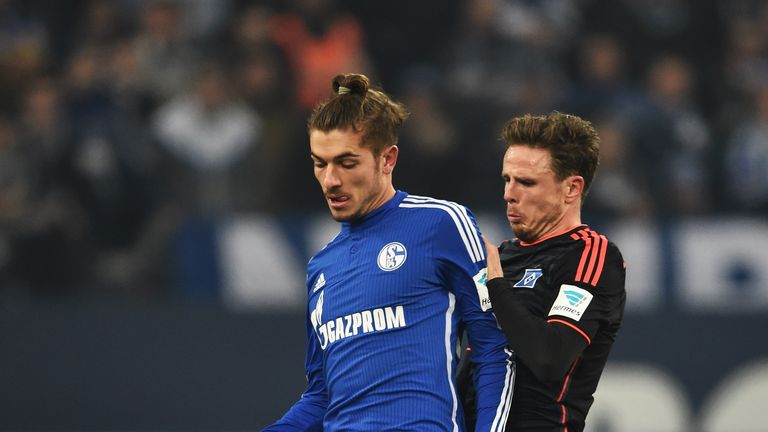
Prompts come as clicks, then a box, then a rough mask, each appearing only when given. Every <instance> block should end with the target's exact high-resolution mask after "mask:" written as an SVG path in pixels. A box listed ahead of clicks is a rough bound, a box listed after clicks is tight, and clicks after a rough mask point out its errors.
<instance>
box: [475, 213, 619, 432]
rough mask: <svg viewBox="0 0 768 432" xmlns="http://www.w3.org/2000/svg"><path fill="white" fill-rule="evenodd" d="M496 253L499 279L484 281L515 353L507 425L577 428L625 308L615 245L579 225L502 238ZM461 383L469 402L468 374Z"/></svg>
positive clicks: (573, 430)
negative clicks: (531, 238)
mask: <svg viewBox="0 0 768 432" xmlns="http://www.w3.org/2000/svg"><path fill="white" fill-rule="evenodd" d="M499 255H500V259H501V265H502V268H503V270H504V279H505V281H501V280H491V281H489V282H488V287H489V290H491V300H492V306H493V311H494V313H495V314H496V317H497V320H498V322H499V323H500V325H501V326H502V329H503V330H504V332H505V334H506V335H507V339H508V342H509V345H510V347H511V348H512V349H514V350H515V357H516V360H517V375H516V377H515V384H514V392H513V396H512V407H511V410H510V413H509V416H508V422H507V427H506V430H508V431H509V430H511V431H559V432H578V431H582V430H583V429H584V420H585V418H586V416H587V412H588V411H589V408H590V406H591V405H592V402H593V394H594V392H595V390H596V388H597V384H598V381H599V379H600V375H601V374H602V371H603V368H604V367H605V363H606V360H607V359H608V354H609V352H610V350H611V346H612V345H613V342H614V340H615V338H616V334H617V332H618V330H619V327H620V325H621V321H622V318H623V314H624V304H625V301H626V291H625V289H624V279H625V273H626V264H625V262H624V259H623V257H622V255H621V252H620V251H619V249H618V248H617V247H616V245H615V244H613V243H612V242H610V241H609V240H608V239H607V238H606V237H605V236H604V235H601V234H599V233H597V232H595V231H594V230H592V229H590V228H589V227H588V226H586V225H580V226H578V227H575V228H573V229H571V230H569V231H567V232H565V233H560V234H556V235H553V236H549V237H545V238H543V239H541V240H539V241H536V242H534V243H525V242H521V241H519V240H512V241H506V242H504V243H502V244H501V246H500V247H499ZM498 282H500V283H498ZM504 282H506V283H504ZM492 283H493V286H492ZM468 364H470V363H468ZM465 373H467V371H464V370H463V371H462V375H463V374H465ZM462 383H463V384H464V385H462V387H461V395H462V400H463V402H464V403H465V404H470V405H471V404H472V403H473V400H472V397H473V389H472V388H471V387H472V385H471V382H468V380H466V379H465V380H463V382H462Z"/></svg>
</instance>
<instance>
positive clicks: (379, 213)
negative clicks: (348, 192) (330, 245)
mask: <svg viewBox="0 0 768 432" xmlns="http://www.w3.org/2000/svg"><path fill="white" fill-rule="evenodd" d="M407 196H408V193H407V192H403V191H401V190H397V191H395V195H394V196H393V197H392V198H390V199H389V200H388V201H387V202H385V203H384V204H383V205H381V206H380V207H379V208H377V209H375V210H374V211H372V212H370V213H368V214H366V215H365V216H363V217H361V218H360V219H355V220H354V221H347V222H342V223H341V231H342V232H345V231H349V230H355V229H360V228H363V227H366V226H370V225H372V224H375V223H376V222H377V221H378V220H381V218H382V217H383V216H384V215H385V214H387V213H389V211H390V210H391V209H393V208H397V206H399V205H400V203H401V202H402V201H403V199H404V198H405V197H407Z"/></svg>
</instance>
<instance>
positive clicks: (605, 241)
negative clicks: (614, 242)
mask: <svg viewBox="0 0 768 432" xmlns="http://www.w3.org/2000/svg"><path fill="white" fill-rule="evenodd" d="M600 238H601V239H602V242H601V244H600V258H599V261H598V262H597V269H595V275H594V276H593V277H592V282H590V283H591V284H592V286H597V282H598V281H599V280H600V275H601V274H603V265H604V264H605V254H606V253H607V252H608V239H607V238H605V236H604V235H601V236H600Z"/></svg>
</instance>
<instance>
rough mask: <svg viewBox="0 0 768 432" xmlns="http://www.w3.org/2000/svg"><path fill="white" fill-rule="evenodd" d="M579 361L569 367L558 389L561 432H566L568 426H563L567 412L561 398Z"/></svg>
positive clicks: (566, 418)
mask: <svg viewBox="0 0 768 432" xmlns="http://www.w3.org/2000/svg"><path fill="white" fill-rule="evenodd" d="M578 362H579V360H578V359H577V360H576V361H575V362H573V364H572V365H571V369H569V370H568V374H566V375H565V381H563V388H561V389H560V394H559V395H558V396H557V400H556V402H557V403H559V404H560V409H561V410H562V412H563V416H562V418H561V419H560V424H562V425H563V432H568V426H566V425H565V422H566V420H568V411H567V410H566V409H565V403H563V397H564V396H565V392H566V391H567V390H568V384H569V383H570V382H571V375H572V374H573V371H574V369H576V363H578Z"/></svg>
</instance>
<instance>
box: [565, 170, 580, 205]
mask: <svg viewBox="0 0 768 432" xmlns="http://www.w3.org/2000/svg"><path fill="white" fill-rule="evenodd" d="M563 187H564V188H565V202H566V203H567V204H571V203H573V202H576V201H578V200H579V199H581V194H582V192H583V191H584V177H582V176H577V175H574V176H569V177H568V178H566V179H565V181H564V182H563Z"/></svg>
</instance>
